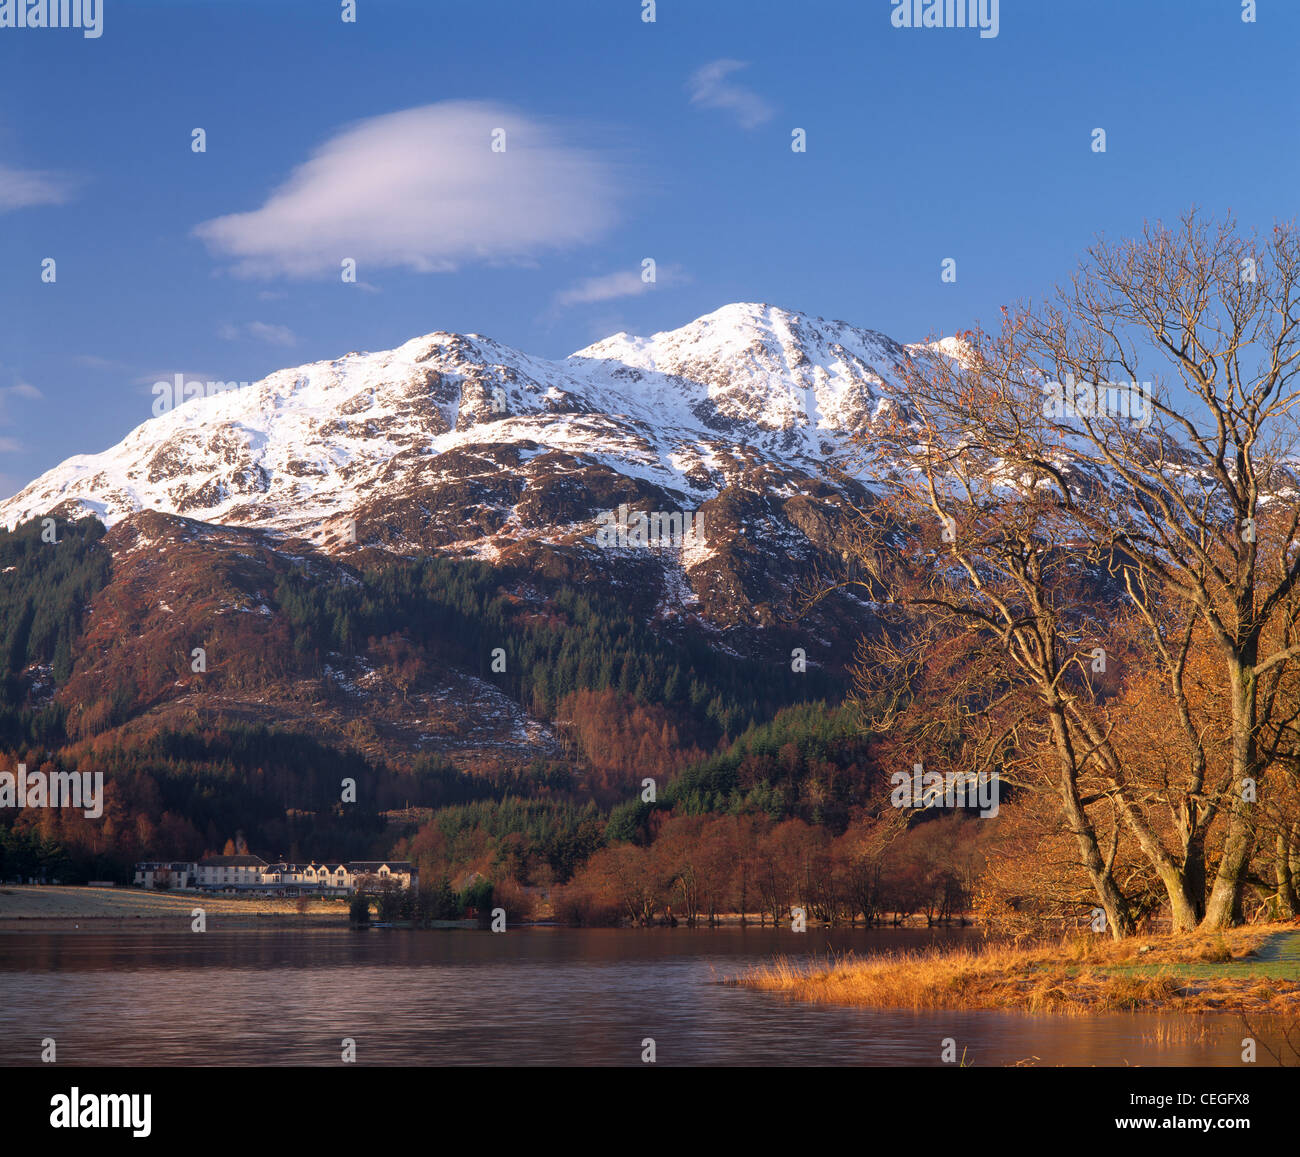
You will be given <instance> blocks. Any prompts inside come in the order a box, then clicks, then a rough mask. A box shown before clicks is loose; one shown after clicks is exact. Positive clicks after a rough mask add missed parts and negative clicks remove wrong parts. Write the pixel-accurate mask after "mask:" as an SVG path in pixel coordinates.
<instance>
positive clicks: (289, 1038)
mask: <svg viewBox="0 0 1300 1157" xmlns="http://www.w3.org/2000/svg"><path fill="white" fill-rule="evenodd" d="M970 935H971V934H970V933H969V932H966V933H962V932H955V931H954V932H947V933H942V932H935V933H929V932H920V931H892V930H891V931H884V930H876V931H870V932H868V931H866V930H857V931H854V930H843V931H840V930H836V931H827V930H810V931H808V932H806V933H802V934H798V933H793V932H789V931H785V930H773V929H766V930H762V929H752V928H751V929H745V930H741V929H739V928H726V929H712V930H710V929H698V930H691V929H684V928H675V929H648V930H644V931H639V930H614V929H609V930H606V929H592V930H585V929H550V928H523V929H516V930H512V931H510V932H507V933H505V934H497V935H494V934H492V933H490V932H486V931H484V932H478V931H466V930H458V931H399V930H392V931H380V930H372V931H370V932H360V933H358V932H349V931H346V930H343V929H339V930H333V929H329V930H250V931H238V932H207V933H203V934H194V933H189V932H185V933H160V932H129V933H128V932H98V933H85V932H67V933H59V932H49V933H45V932H41V933H28V932H23V933H0V1065H17V1064H24V1065H26V1064H33V1063H35V1062H36V1061H37V1060H38V1058H39V1050H40V1041H41V1038H43V1037H47V1036H51V1037H54V1038H55V1040H56V1041H57V1042H58V1050H59V1052H58V1059H59V1062H60V1063H62V1064H69V1065H248V1064H255V1065H290V1064H292V1065H324V1064H337V1063H338V1061H339V1048H340V1044H339V1042H340V1041H341V1040H342V1038H344V1037H352V1038H353V1039H354V1040H355V1041H356V1042H357V1061H358V1063H361V1064H374V1065H440V1064H457V1065H555V1064H568V1065H635V1064H640V1063H641V1061H640V1054H641V1042H642V1039H643V1038H645V1037H653V1038H654V1040H655V1042H656V1048H657V1054H658V1055H657V1059H658V1063H659V1064H668V1065H891V1066H895V1065H937V1064H939V1063H940V1049H941V1041H942V1040H943V1038H945V1037H953V1038H954V1039H955V1040H956V1041H957V1048H958V1052H959V1053H960V1052H961V1050H962V1049H965V1050H966V1056H967V1061H968V1063H973V1064H976V1065H981V1066H986V1065H1009V1064H1016V1063H1021V1062H1024V1063H1032V1064H1041V1065H1124V1064H1134V1065H1225V1066H1237V1065H1239V1064H1240V1055H1239V1050H1240V1044H1239V1042H1240V1040H1241V1037H1242V1036H1243V1035H1244V1033H1243V1031H1242V1028H1241V1021H1240V1018H1238V1017H1230V1016H1223V1017H1213V1018H1204V1017H1200V1018H1196V1017H1190V1016H1176V1015H1133V1014H1107V1015H1098V1016H1088V1017H1068V1018H1067V1017H1051V1016H1035V1015H1029V1014H1024V1013H1007V1012H985V1011H977V1012H942V1013H911V1012H894V1011H884V1012H881V1011H876V1010H867V1009H840V1008H821V1007H815V1006H811V1005H806V1004H798V1003H792V1002H789V1001H787V1000H786V999H784V998H783V997H780V996H774V995H771V994H767V993H759V992H751V991H748V990H746V989H739V988H732V987H728V986H726V985H724V984H722V983H721V982H722V981H723V980H724V979H725V978H728V977H733V976H736V975H739V974H740V973H741V972H743V971H744V970H745V969H746V968H747V967H749V966H750V965H753V964H756V963H762V962H765V961H768V960H770V959H771V958H772V957H774V956H777V955H788V956H791V957H794V958H803V959H806V958H808V957H810V956H824V955H825V954H826V953H827V951H828V950H833V951H835V952H837V953H843V952H849V951H852V952H855V953H857V954H859V955H863V954H867V953H872V952H878V951H891V950H897V949H903V948H919V947H922V946H924V945H926V944H929V943H933V942H935V941H938V940H951V939H959V938H961V937H963V936H967V937H969V936H970ZM1256 1028H1257V1030H1258V1028H1259V1026H1258V1025H1256ZM1259 1060H1260V1063H1261V1064H1268V1063H1271V1062H1270V1061H1269V1060H1268V1058H1267V1057H1266V1056H1265V1055H1264V1054H1263V1051H1262V1050H1261V1055H1260V1058H1259Z"/></svg>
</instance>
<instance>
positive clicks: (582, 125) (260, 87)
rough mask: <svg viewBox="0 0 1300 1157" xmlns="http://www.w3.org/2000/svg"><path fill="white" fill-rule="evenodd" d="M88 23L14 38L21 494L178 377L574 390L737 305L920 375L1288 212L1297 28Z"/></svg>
mask: <svg viewBox="0 0 1300 1157" xmlns="http://www.w3.org/2000/svg"><path fill="white" fill-rule="evenodd" d="M4 2H5V0H0V5H3V3H4ZM28 2H31V0H28ZM103 3H104V12H103V26H102V35H101V36H100V37H98V38H97V39H89V38H85V37H83V36H82V34H81V32H79V31H76V30H62V29H61V30H38V29H8V28H0V496H7V495H8V494H10V493H12V492H13V491H15V490H17V489H18V488H19V487H21V486H22V485H25V484H26V482H28V481H29V480H30V479H31V478H33V477H35V476H36V475H37V474H39V473H40V472H42V471H43V470H46V469H48V468H49V467H51V466H53V465H54V464H56V463H57V462H59V461H61V460H62V459H63V458H65V457H67V456H68V455H70V454H74V453H82V452H95V451H98V450H101V449H104V448H106V447H107V446H109V445H110V444H111V443H113V442H115V441H117V440H118V439H119V438H121V437H122V436H123V435H125V434H126V433H127V432H128V431H129V430H131V429H132V428H133V427H135V426H136V425H138V424H139V423H140V422H141V421H144V420H145V419H147V418H148V417H149V416H150V408H151V406H152V402H153V398H152V395H151V392H150V385H151V383H152V382H154V381H156V380H159V379H162V378H165V379H170V378H171V377H172V376H173V375H175V374H177V373H181V374H184V375H186V376H187V377H199V378H204V379H208V378H215V379H220V380H223V381H229V380H248V381H252V380H255V379H256V378H259V377H261V376H263V375H265V374H266V373H269V372H270V371H272V370H274V369H277V368H280V367H282V366H286V365H296V364H299V363H302V362H308V361H314V360H319V359H325V358H332V357H336V356H338V355H340V354H343V353H346V352H348V351H350V350H366V349H383V348H386V347H390V346H394V345H397V344H400V343H401V342H403V341H405V340H407V339H409V338H411V337H414V336H416V335H418V334H421V333H426V332H429V331H431V330H437V329H443V330H454V331H462V332H470V331H472V332H478V333H484V334H488V335H490V336H492V337H495V338H497V339H498V340H500V341H502V342H505V343H507V344H510V345H514V346H517V347H520V348H522V349H524V350H527V351H529V352H531V353H536V354H541V355H546V356H555V357H561V356H563V355H565V354H567V353H570V352H572V351H573V350H575V349H577V348H579V347H581V346H583V345H586V344H588V343H589V342H591V341H593V340H595V339H596V338H598V337H601V336H605V335H607V334H609V333H612V332H615V331H618V330H620V329H626V330H629V331H631V332H635V333H651V332H654V331H656V330H660V329H666V328H672V327H675V326H678V325H681V324H684V323H685V322H687V321H689V320H690V319H692V318H694V317H696V316H698V315H700V314H702V313H707V312H709V311H710V310H713V309H716V308H717V307H718V306H720V305H722V304H724V303H726V302H729V301H741V300H749V301H766V302H771V303H774V304H777V305H781V306H784V307H786V308H790V309H795V310H802V311H807V312H809V313H814V314H821V315H824V316H828V317H834V318H840V319H843V320H846V321H849V322H852V323H854V324H858V325H863V326H866V327H869V328H873V329H878V330H881V331H883V332H885V333H888V334H890V335H891V336H893V337H895V338H897V339H899V340H902V341H912V340H918V339H920V338H923V337H926V336H927V335H931V334H949V333H952V332H953V331H954V330H957V329H962V328H966V327H968V326H970V325H972V324H975V323H977V322H979V321H984V322H987V323H989V324H992V323H993V322H994V321H995V319H996V317H997V312H998V307H999V306H1000V305H1003V304H1008V303H1010V302H1012V301H1015V300H1018V299H1021V298H1024V297H1027V296H1034V297H1036V296H1040V295H1042V294H1043V293H1045V292H1046V291H1047V290H1048V289H1049V288H1050V286H1051V285H1052V283H1053V282H1055V281H1056V280H1058V279H1061V278H1063V277H1065V276H1067V275H1068V274H1069V272H1070V270H1071V269H1072V268H1073V266H1074V263H1075V262H1076V260H1077V257H1078V255H1079V254H1080V252H1081V251H1082V249H1083V248H1084V247H1085V246H1086V245H1087V244H1088V243H1089V241H1090V240H1091V239H1092V238H1093V236H1094V235H1095V234H1096V233H1098V232H1100V231H1104V232H1106V233H1108V234H1111V235H1121V234H1128V233H1133V232H1135V231H1137V230H1138V229H1139V228H1140V227H1141V225H1142V222H1143V221H1144V220H1145V219H1154V218H1157V217H1165V218H1169V217H1172V216H1174V215H1176V214H1178V213H1179V212H1180V211H1182V210H1183V209H1185V208H1187V207H1189V206H1191V205H1192V204H1194V203H1195V204H1198V205H1200V206H1202V207H1203V208H1204V209H1205V210H1206V211H1208V212H1211V213H1215V214H1221V213H1223V212H1225V211H1227V210H1228V209H1231V210H1233V211H1234V212H1235V213H1236V214H1237V216H1238V218H1239V220H1240V221H1241V222H1242V223H1243V224H1244V225H1246V226H1248V227H1250V226H1258V227H1260V228H1262V229H1267V228H1268V227H1269V226H1270V225H1271V224H1272V223H1273V221H1274V220H1275V219H1290V218H1291V217H1293V216H1294V215H1295V211H1296V210H1295V205H1296V200H1297V194H1296V190H1297V188H1298V187H1300V182H1298V181H1297V172H1296V169H1297V161H1296V156H1297V148H1296V137H1297V135H1298V134H1300V117H1298V116H1297V112H1300V108H1298V105H1300V99H1298V97H1297V89H1296V85H1295V84H1294V58H1295V52H1296V45H1297V44H1298V43H1300V4H1296V3H1294V2H1292V0H1259V4H1258V9H1259V11H1258V19H1257V22H1255V23H1253V24H1249V23H1243V21H1242V19H1241V4H1240V3H1239V0H1142V2H1140V3H1139V2H1136V0H1134V2H1121V0H1051V2H1050V3H1046V2H1039V0H1032V2H1031V0H1001V3H1000V5H999V21H998V35H997V37H995V38H981V37H980V36H979V34H978V32H977V31H975V30H971V29H923V30H915V29H913V30H908V29H898V28H894V27H893V26H892V25H891V21H890V13H891V9H892V5H891V3H890V0H851V2H848V0H846V2H843V3H839V2H835V3H832V2H820V3H819V2H817V0H807V2H805V3H789V2H787V0H748V2H740V0H708V2H707V3H705V2H701V0H659V3H658V4H657V8H656V20H655V22H654V23H652V24H650V23H645V22H644V21H643V20H642V19H641V15H642V4H641V0H590V2H586V3H579V2H576V0H575V2H572V3H569V2H565V0H546V2H545V3H539V2H534V0H509V2H503V0H474V2H473V3H451V2H450V0H437V2H435V0H429V2H426V3H402V2H400V0H358V3H357V20H356V23H354V24H353V23H344V22H343V21H342V20H341V19H340V4H339V3H338V2H337V0H310V2H308V0H301V2H299V0H263V2H261V3H243V2H239V0H223V2H215V0H214V2H208V3H190V2H187V0H167V2H165V3H161V2H158V3H151V2H148V0H103ZM494 127H504V128H505V129H506V144H505V151H504V153H497V154H494V153H493V152H492V151H491V147H490V139H489V138H490V134H491V130H492V128H494ZM1096 127H1102V128H1104V129H1105V130H1106V133H1107V150H1106V152H1105V153H1104V154H1098V153H1095V152H1093V151H1092V148H1091V133H1092V130H1093V129H1094V128H1096ZM195 128H203V129H204V130H205V131H206V134H207V151H206V152H204V153H195V152H193V151H192V147H191V142H192V135H191V134H192V130H193V129H195ZM795 128H802V129H804V130H805V131H806V134H807V151H806V152H804V153H795V152H793V151H792V150H791V147H790V141H791V132H792V130H793V129H795ZM348 256H352V257H353V258H354V259H355V260H356V261H357V283H356V284H345V283H343V282H342V280H341V278H340V268H341V266H340V260H341V259H342V258H343V257H348ZM47 257H53V258H54V259H55V260H56V262H57V281H56V282H55V283H53V284H43V283H42V282H41V262H42V260H43V259H44V258H47ZM647 257H649V258H652V259H653V260H654V261H655V262H656V266H657V272H658V280H657V282H656V283H655V284H654V285H653V286H649V287H647V286H645V285H644V284H643V283H642V281H641V279H640V270H641V268H642V261H643V260H644V259H645V258H647ZM948 257H951V258H954V259H955V260H956V262H957V281H956V283H955V284H945V283H943V282H942V281H941V280H940V269H941V263H942V261H943V260H944V259H945V258H948Z"/></svg>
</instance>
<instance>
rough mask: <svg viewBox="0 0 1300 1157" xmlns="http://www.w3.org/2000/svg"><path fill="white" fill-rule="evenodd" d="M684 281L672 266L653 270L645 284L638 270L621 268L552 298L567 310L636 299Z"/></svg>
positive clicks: (677, 270)
mask: <svg viewBox="0 0 1300 1157" xmlns="http://www.w3.org/2000/svg"><path fill="white" fill-rule="evenodd" d="M685 280H687V278H686V276H685V274H683V273H682V271H681V269H680V268H679V267H677V266H675V265H673V266H664V267H662V268H660V269H657V270H656V273H655V280H654V281H653V282H648V281H644V280H643V279H642V276H641V272H640V271H639V270H632V269H624V270H619V271H618V272H616V273H605V274H602V275H601V276H599V277H588V278H587V279H586V280H585V281H580V282H578V284H577V285H573V286H570V287H569V288H568V289H563V290H561V291H560V292H559V293H557V294H556V295H555V307H556V308H557V309H567V308H568V307H569V306H573V305H591V304H594V303H596V302H601V301H614V300H616V299H618V298H620V297H639V296H640V295H641V294H643V293H646V292H647V291H648V290H651V289H654V288H655V287H656V286H662V285H677V284H680V283H681V282H682V281H685Z"/></svg>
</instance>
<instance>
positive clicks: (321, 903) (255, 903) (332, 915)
mask: <svg viewBox="0 0 1300 1157" xmlns="http://www.w3.org/2000/svg"><path fill="white" fill-rule="evenodd" d="M195 908H202V909H203V910H204V912H205V913H206V915H207V919H208V926H209V927H210V928H211V927H212V926H213V924H214V923H218V924H220V925H221V926H225V927H231V926H237V925H238V924H240V923H243V922H244V921H246V920H258V921H266V920H268V919H275V918H283V919H286V920H293V921H295V922H298V923H301V922H302V921H304V920H309V921H311V922H313V923H316V922H321V921H326V920H327V921H328V922H330V923H335V922H337V921H344V922H346V920H347V915H348V905H347V901H345V900H322V899H296V900H295V899H267V898H265V897H251V896H250V897H242V896H211V895H197V894H192V893H189V894H182V893H172V892H149V891H144V890H143V889H140V888H64V887H38V886H33V885H17V884H9V885H5V886H4V887H0V929H2V930H5V931H16V930H21V929H22V928H23V927H33V928H39V929H41V930H42V931H48V930H50V929H51V928H56V927H57V928H62V927H65V926H66V927H73V926H74V925H75V924H78V923H80V922H81V921H88V922H90V924H91V925H92V926H93V927H103V926H105V925H107V924H111V925H112V926H114V927H117V926H121V925H123V924H126V923H128V922H129V924H131V925H136V924H137V923H139V924H145V922H148V926H150V927H171V926H173V925H174V926H175V927H176V928H178V929H181V928H184V929H188V928H189V926H190V920H191V913H192V912H193V910H194V909H195Z"/></svg>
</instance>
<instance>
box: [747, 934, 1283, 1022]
mask: <svg viewBox="0 0 1300 1157" xmlns="http://www.w3.org/2000/svg"><path fill="white" fill-rule="evenodd" d="M1280 930H1282V929H1281V928H1277V927H1275V928H1257V927H1256V928H1236V929H1231V930H1229V931H1226V932H1223V933H1215V934H1211V935H1206V934H1198V933H1197V934H1188V935H1182V936H1148V937H1145V938H1137V939H1133V940H1129V941H1125V942H1123V943H1116V942H1115V941H1113V940H1110V939H1109V938H1106V939H1103V938H1101V937H1097V936H1092V937H1088V936H1075V937H1070V938H1068V939H1066V940H1064V941H1062V942H1060V943H1052V944H1047V943H1043V944H1035V945H1026V946H1012V945H1005V944H990V945H985V946H982V947H979V948H974V949H972V948H967V947H956V948H953V947H943V948H934V949H929V950H926V951H923V952H912V953H905V954H891V955H883V956H872V957H867V958H854V957H852V956H849V957H843V958H839V959H832V960H829V961H824V962H821V963H815V964H795V963H793V962H791V961H790V960H788V959H778V960H776V961H774V962H773V963H772V964H770V965H767V966H764V967H761V968H756V969H753V970H751V971H750V972H748V973H746V974H745V975H744V976H743V977H741V978H740V979H739V980H738V981H736V983H738V984H741V985H744V986H746V987H749V988H755V989H759V990H762V991H765V992H779V993H783V994H785V995H787V996H789V997H790V998H792V999H796V1000H808V1001H814V1002H817V1003H825V1004H845V1005H862V1006H867V1007H873V1008H908V1009H942V1008H967V1009H969V1008H1017V1009H1022V1010H1026V1011H1030V1012H1057V1013H1066V1014H1080V1013H1089V1012H1102V1011H1119V1010H1130V1011H1138V1010H1143V1009H1150V1010H1154V1009H1175V1010H1179V1011H1186V1012H1210V1011H1232V1010H1236V1011H1254V1012H1271V1013H1282V1014H1294V1013H1296V1012H1300V975H1296V974H1295V972H1294V969H1292V970H1291V971H1292V974H1291V975H1290V976H1285V975H1283V976H1261V975H1259V974H1258V973H1257V972H1255V971H1254V970H1253V968H1252V967H1251V966H1250V958H1251V956H1252V954H1253V953H1254V951H1255V950H1256V949H1257V948H1258V947H1259V945H1260V944H1262V943H1263V942H1264V941H1265V940H1267V939H1268V938H1269V936H1270V935H1271V934H1272V933H1273V932H1276V931H1280ZM1143 946H1147V947H1148V951H1145V952H1139V949H1140V948H1142V947H1143Z"/></svg>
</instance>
